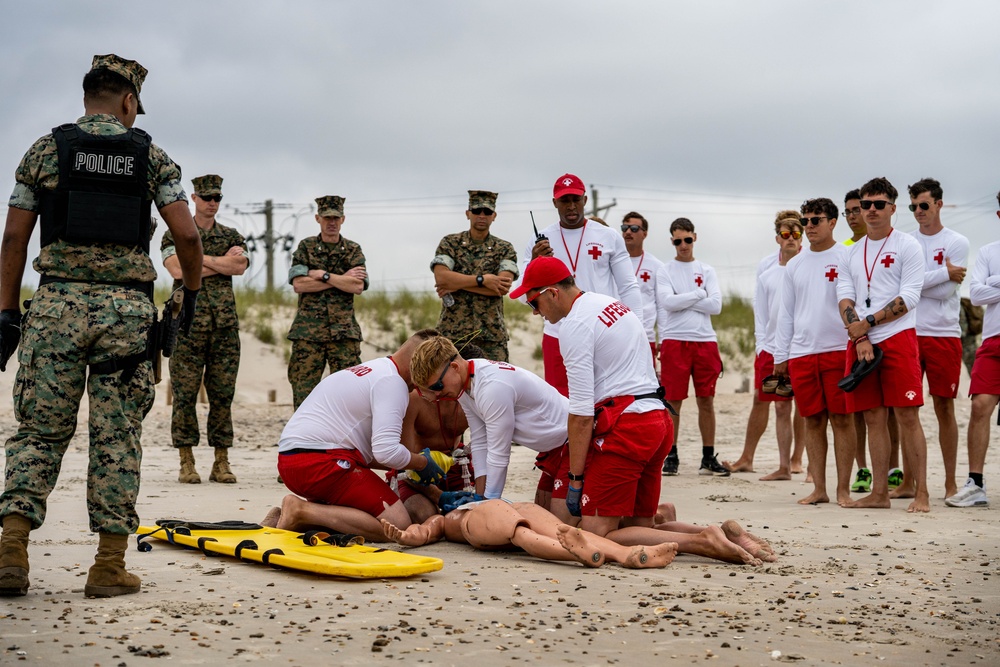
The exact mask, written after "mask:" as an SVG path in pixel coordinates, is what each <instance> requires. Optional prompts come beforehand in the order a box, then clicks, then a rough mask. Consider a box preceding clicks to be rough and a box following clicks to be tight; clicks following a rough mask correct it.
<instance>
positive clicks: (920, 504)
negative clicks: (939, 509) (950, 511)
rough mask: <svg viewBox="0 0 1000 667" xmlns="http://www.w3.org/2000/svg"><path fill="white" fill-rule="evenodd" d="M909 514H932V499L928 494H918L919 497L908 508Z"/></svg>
mask: <svg viewBox="0 0 1000 667" xmlns="http://www.w3.org/2000/svg"><path fill="white" fill-rule="evenodd" d="M906 511H907V512H910V513H912V512H930V511H931V501H930V497H929V496H928V494H926V493H921V494H918V495H917V497H916V498H915V499H914V500H913V502H912V503H910V506H909V507H907V508H906Z"/></svg>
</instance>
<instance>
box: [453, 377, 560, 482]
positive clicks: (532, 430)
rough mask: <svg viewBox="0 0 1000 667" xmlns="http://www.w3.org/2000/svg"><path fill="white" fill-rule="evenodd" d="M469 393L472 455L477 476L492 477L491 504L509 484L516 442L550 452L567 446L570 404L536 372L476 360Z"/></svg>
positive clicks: (465, 399) (465, 405)
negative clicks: (511, 449) (512, 451)
mask: <svg viewBox="0 0 1000 667" xmlns="http://www.w3.org/2000/svg"><path fill="white" fill-rule="evenodd" d="M469 368H470V374H471V376H472V379H471V381H470V382H469V387H468V389H467V390H466V391H465V393H463V394H462V395H461V396H459V397H458V402H459V404H460V405H461V406H462V410H464V411H465V417H466V419H468V420H469V430H470V434H471V435H470V438H469V451H470V453H471V455H472V467H473V468H475V470H476V475H477V476H483V475H485V476H486V492H485V494H484V495H485V496H486V497H487V498H499V497H500V496H501V495H502V494H503V489H504V485H505V484H506V483H507V466H508V464H509V463H510V447H511V443H512V442H516V443H517V444H519V445H522V446H524V447H527V448H528V449H531V450H533V451H536V452H548V451H551V450H553V449H556V448H558V447H561V446H562V445H563V444H564V443H565V442H566V438H567V435H566V426H567V418H568V416H569V401H568V400H567V399H566V397H565V396H563V395H562V394H560V393H559V392H558V391H556V389H554V388H553V387H552V386H551V385H549V384H548V383H546V382H545V380H543V379H542V378H540V377H538V376H537V375H535V374H534V373H532V372H531V371H528V370H525V369H523V368H520V367H518V366H513V365H511V364H508V363H503V362H499V361H488V360H486V359H473V360H472V361H470V362H469Z"/></svg>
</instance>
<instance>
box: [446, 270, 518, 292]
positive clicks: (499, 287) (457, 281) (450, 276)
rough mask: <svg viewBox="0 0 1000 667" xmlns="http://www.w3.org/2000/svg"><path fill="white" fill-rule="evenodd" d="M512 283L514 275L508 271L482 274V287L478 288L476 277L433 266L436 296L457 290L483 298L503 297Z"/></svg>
mask: <svg viewBox="0 0 1000 667" xmlns="http://www.w3.org/2000/svg"><path fill="white" fill-rule="evenodd" d="M513 281H514V274H512V273H511V272H510V271H501V272H500V273H499V275H496V274H492V273H484V274H483V286H482V287H479V285H478V284H477V283H476V276H469V275H466V274H464V273H459V272H458V271H452V270H451V269H449V268H448V267H447V266H445V265H444V264H435V265H434V286H435V288H436V289H437V292H438V296H443V295H444V294H446V293H447V292H457V291H459V290H465V291H466V292H471V293H472V294H481V295H483V296H503V295H504V294H506V293H507V292H508V291H509V290H510V285H511V283H512V282H513Z"/></svg>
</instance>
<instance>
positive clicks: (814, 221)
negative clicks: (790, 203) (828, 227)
mask: <svg viewBox="0 0 1000 667" xmlns="http://www.w3.org/2000/svg"><path fill="white" fill-rule="evenodd" d="M799 219H800V220H801V221H802V224H803V225H818V224H819V223H821V222H822V221H823V220H829V218H827V217H826V216H825V215H822V216H816V217H814V218H799Z"/></svg>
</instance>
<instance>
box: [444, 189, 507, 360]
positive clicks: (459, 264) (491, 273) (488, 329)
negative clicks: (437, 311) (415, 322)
mask: <svg viewBox="0 0 1000 667" xmlns="http://www.w3.org/2000/svg"><path fill="white" fill-rule="evenodd" d="M465 217H466V218H468V219H469V231H467V232H460V233H458V234H449V235H448V236H445V237H444V238H443V239H441V242H440V243H439V244H438V247H437V250H435V251H434V259H432V260H431V271H433V272H434V285H435V287H436V288H437V293H438V296H440V297H441V298H442V304H441V306H442V307H441V316H440V317H439V318H438V326H437V328H438V330H439V331H440V332H441V333H442V334H443V335H444V336H447V337H448V338H450V339H451V340H454V341H461V340H462V339H465V338H469V337H471V336H473V335H475V343H476V345H478V346H479V347H480V348H481V349H482V350H483V352H484V353H485V354H486V357H487V358H488V359H492V360H494V361H507V358H508V357H507V340H508V339H509V336H508V334H507V325H506V324H505V323H504V318H503V297H504V295H505V294H507V292H508V290H510V285H511V283H512V282H513V281H514V279H515V278H517V276H518V268H517V253H516V252H515V251H514V246H512V245H511V244H510V243H508V242H507V241H504V240H503V239H498V238H497V237H495V236H493V235H492V234H490V225H492V224H493V221H494V220H496V218H497V193H495V192H487V191H485V190H469V208H468V210H466V212H465ZM449 297H450V298H449ZM449 303H450V304H451V305H448V304H449ZM459 348H461V342H459Z"/></svg>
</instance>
